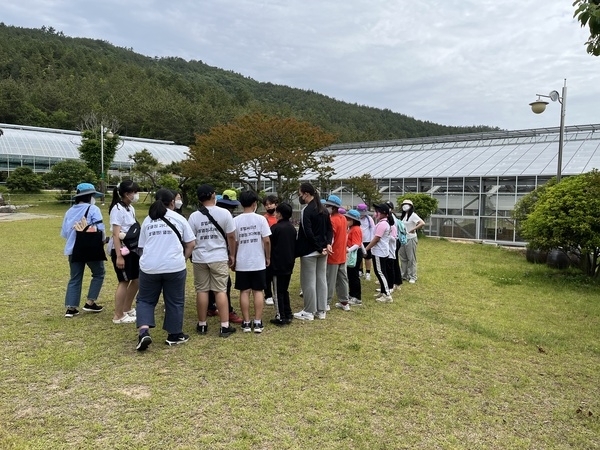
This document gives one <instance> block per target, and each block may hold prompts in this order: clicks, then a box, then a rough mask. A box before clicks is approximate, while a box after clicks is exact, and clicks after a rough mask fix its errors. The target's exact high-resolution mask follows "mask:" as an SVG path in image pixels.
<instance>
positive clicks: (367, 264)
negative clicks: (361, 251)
mask: <svg viewBox="0 0 600 450" xmlns="http://www.w3.org/2000/svg"><path fill="white" fill-rule="evenodd" d="M363 245H364V246H365V248H367V245H369V242H363ZM370 253H371V250H369V254H368V255H367V257H366V258H365V278H369V279H370V277H371V267H372V261H373V256H372V255H371V254H370ZM367 274H369V276H368V277H367Z"/></svg>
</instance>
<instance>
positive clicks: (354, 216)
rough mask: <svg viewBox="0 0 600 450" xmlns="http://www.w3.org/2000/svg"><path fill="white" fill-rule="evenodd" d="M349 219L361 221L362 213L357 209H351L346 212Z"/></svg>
mask: <svg viewBox="0 0 600 450" xmlns="http://www.w3.org/2000/svg"><path fill="white" fill-rule="evenodd" d="M344 216H346V217H347V218H348V219H352V220H358V221H359V222H360V213H359V212H358V211H357V210H356V209H351V210H350V211H348V212H347V213H346V214H344Z"/></svg>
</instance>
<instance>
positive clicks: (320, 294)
mask: <svg viewBox="0 0 600 450" xmlns="http://www.w3.org/2000/svg"><path fill="white" fill-rule="evenodd" d="M316 260H317V261H316V268H315V276H316V283H315V284H316V295H317V311H321V312H325V311H326V309H327V256H325V255H320V256H317V257H316Z"/></svg>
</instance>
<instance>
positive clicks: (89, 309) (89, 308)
mask: <svg viewBox="0 0 600 450" xmlns="http://www.w3.org/2000/svg"><path fill="white" fill-rule="evenodd" d="M82 309H83V310H84V311H87V312H95V313H99V312H100V311H102V310H103V309H104V307H103V306H100V305H97V304H96V303H92V304H91V305H88V304H87V303H86V304H85V305H83V308H82Z"/></svg>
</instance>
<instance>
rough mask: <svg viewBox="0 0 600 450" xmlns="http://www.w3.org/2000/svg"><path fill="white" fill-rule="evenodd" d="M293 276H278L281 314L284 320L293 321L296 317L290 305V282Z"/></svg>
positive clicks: (278, 297)
mask: <svg viewBox="0 0 600 450" xmlns="http://www.w3.org/2000/svg"><path fill="white" fill-rule="evenodd" d="M291 279H292V275H291V274H289V275H278V276H277V301H278V303H279V314H280V317H281V319H282V320H284V321H287V322H289V321H291V320H292V318H293V317H294V316H293V315H292V306H291V304H290V293H289V287H290V281H291Z"/></svg>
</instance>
